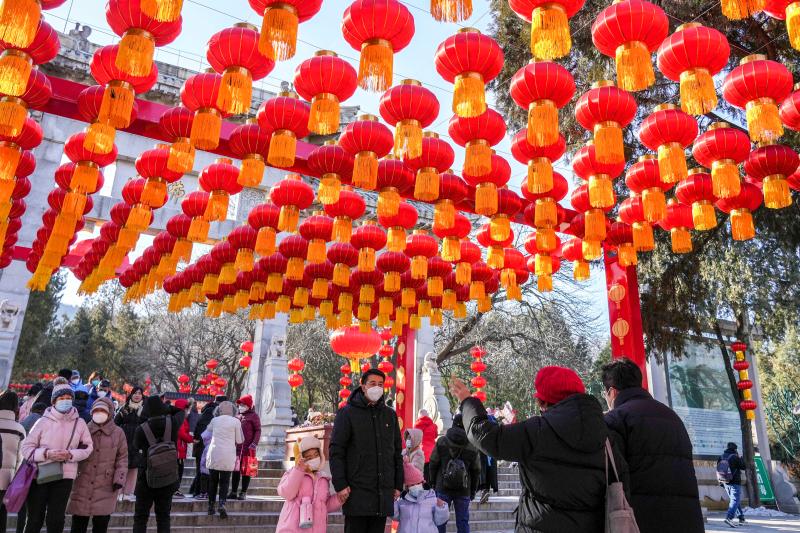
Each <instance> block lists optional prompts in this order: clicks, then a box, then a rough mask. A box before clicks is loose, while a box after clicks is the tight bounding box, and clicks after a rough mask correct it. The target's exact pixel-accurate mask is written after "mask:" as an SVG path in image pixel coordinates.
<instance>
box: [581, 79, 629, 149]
mask: <svg viewBox="0 0 800 533" xmlns="http://www.w3.org/2000/svg"><path fill="white" fill-rule="evenodd" d="M634 116H636V100H634V99H633V96H631V95H630V94H629V93H628V92H626V91H624V90H623V89H620V88H618V87H615V86H614V82H612V81H608V80H606V81H600V82H597V83H593V84H592V88H591V89H590V90H588V91H586V92H585V93H584V94H583V95H582V96H581V97H580V98H579V99H578V103H577V104H575V118H576V119H577V121H578V123H579V124H580V125H581V126H583V128H584V129H587V130H589V131H591V132H593V134H594V143H595V146H596V147H597V160H598V161H599V162H601V163H623V164H624V163H625V147H624V146H623V143H622V128H624V127H625V126H627V125H628V124H630V123H631V121H632V120H633V118H634Z"/></svg>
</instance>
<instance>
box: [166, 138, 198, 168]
mask: <svg viewBox="0 0 800 533" xmlns="http://www.w3.org/2000/svg"><path fill="white" fill-rule="evenodd" d="M194 153H195V151H194V146H192V142H191V140H190V139H189V138H188V137H178V138H177V139H175V141H174V142H173V143H172V144H171V145H170V147H169V159H167V168H168V169H169V170H171V171H172V172H179V173H181V174H186V173H187V172H190V171H191V170H192V168H193V167H194Z"/></svg>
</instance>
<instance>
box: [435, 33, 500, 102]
mask: <svg viewBox="0 0 800 533" xmlns="http://www.w3.org/2000/svg"><path fill="white" fill-rule="evenodd" d="M435 62H436V72H438V73H439V75H440V76H441V77H442V78H444V79H445V80H446V81H448V82H450V83H453V84H455V88H454V92H453V113H455V114H456V115H458V116H460V117H477V116H479V115H482V114H483V113H484V112H486V87H485V86H486V84H487V83H489V82H490V81H492V80H493V79H494V78H496V77H497V75H498V74H500V70H501V69H502V68H503V50H502V49H501V48H500V46H499V45H498V44H497V43H496V42H495V40H494V39H492V38H491V37H489V36H488V35H483V34H482V33H481V32H480V31H478V30H477V29H475V28H462V29H461V30H459V32H458V33H456V34H455V35H452V36H450V37H448V38H447V39H445V41H444V42H442V43H441V44H440V45H439V47H438V48H437V49H436V58H435Z"/></svg>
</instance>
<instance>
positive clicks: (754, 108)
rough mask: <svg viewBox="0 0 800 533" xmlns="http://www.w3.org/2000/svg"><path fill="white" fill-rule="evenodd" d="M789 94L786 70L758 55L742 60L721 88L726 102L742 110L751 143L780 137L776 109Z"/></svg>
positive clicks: (778, 118) (779, 64)
mask: <svg viewBox="0 0 800 533" xmlns="http://www.w3.org/2000/svg"><path fill="white" fill-rule="evenodd" d="M791 92H792V73H791V72H790V71H789V69H787V68H786V66H785V65H783V64H782V63H778V62H777V61H772V60H769V59H767V57H766V56H764V55H761V54H753V55H749V56H747V57H745V58H743V59H742V60H741V62H740V63H739V66H738V67H736V68H734V69H733V70H732V71H731V72H730V73H729V74H728V76H727V77H726V78H725V84H724V85H723V86H722V96H723V97H724V98H725V100H727V102H728V103H729V104H731V105H733V106H735V107H738V108H740V109H744V110H745V114H746V118H747V130H748V132H749V134H750V140H751V141H753V142H757V143H763V142H773V141H775V140H777V139H778V138H779V137H781V135H783V123H781V119H780V116H779V114H778V107H777V106H778V105H780V104H781V103H782V102H783V101H784V100H785V99H786V98H787V97H788V96H789V95H790V94H791Z"/></svg>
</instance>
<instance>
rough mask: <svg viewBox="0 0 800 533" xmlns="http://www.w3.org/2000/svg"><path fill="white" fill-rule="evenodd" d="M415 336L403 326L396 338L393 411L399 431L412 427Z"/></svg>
mask: <svg viewBox="0 0 800 533" xmlns="http://www.w3.org/2000/svg"><path fill="white" fill-rule="evenodd" d="M415 349H416V334H415V333H414V330H412V329H411V328H409V327H408V326H405V327H404V328H403V334H402V335H400V336H399V337H398V338H397V365H396V367H397V377H396V379H395V387H396V388H397V394H396V396H395V410H396V411H397V418H398V419H399V421H400V430H401V431H402V430H403V429H405V428H407V427H411V426H413V425H414V386H415V384H414V359H415V351H416V350H415Z"/></svg>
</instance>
